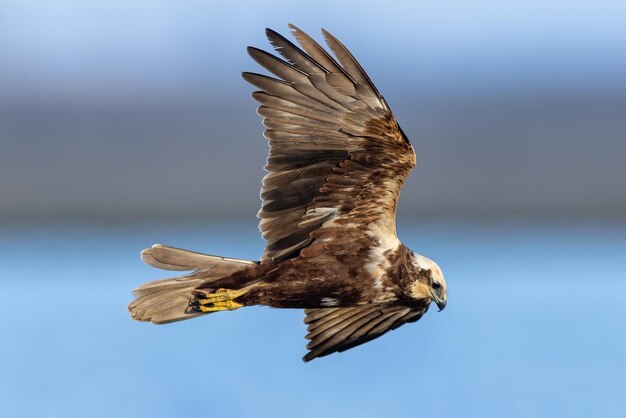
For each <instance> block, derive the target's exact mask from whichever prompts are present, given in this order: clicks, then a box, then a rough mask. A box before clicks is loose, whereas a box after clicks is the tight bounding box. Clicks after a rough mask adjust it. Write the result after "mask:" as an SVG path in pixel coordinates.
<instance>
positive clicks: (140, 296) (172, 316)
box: [128, 244, 258, 324]
mask: <svg viewBox="0 0 626 418" xmlns="http://www.w3.org/2000/svg"><path fill="white" fill-rule="evenodd" d="M141 259H142V260H143V261H144V262H145V263H146V264H148V265H150V266H152V267H157V268H160V269H164V270H175V271H193V273H192V274H190V275H188V276H181V277H174V278H171V279H164V280H156V281H153V282H149V283H145V284H143V285H141V286H139V287H137V288H136V289H135V290H133V294H134V295H135V298H136V299H135V300H134V301H133V302H132V303H131V304H130V305H128V311H129V312H130V315H131V316H132V318H133V319H135V320H137V321H150V322H152V323H155V324H166V323H169V322H175V321H182V320H185V319H191V318H195V317H197V316H200V315H205V314H204V313H201V312H197V311H195V310H193V309H191V308H190V307H189V301H190V300H191V299H193V298H194V293H193V291H194V290H195V289H196V288H198V287H199V286H200V285H203V284H206V283H207V282H210V281H211V280H219V279H222V278H224V277H228V276H230V275H231V274H233V273H235V272H237V271H240V270H244V269H246V268H250V267H252V266H256V265H257V264H258V263H257V262H255V261H248V260H239V259H235V258H226V257H218V256H214V255H208V254H201V253H196V252H193V251H187V250H183V249H180V248H174V247H168V246H167V245H163V244H155V245H153V246H152V247H150V248H148V249H145V250H143V251H142V252H141Z"/></svg>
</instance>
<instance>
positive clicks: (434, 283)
mask: <svg viewBox="0 0 626 418" xmlns="http://www.w3.org/2000/svg"><path fill="white" fill-rule="evenodd" d="M440 287H441V283H437V282H433V289H439V288H440Z"/></svg>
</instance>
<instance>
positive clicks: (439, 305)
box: [437, 299, 448, 312]
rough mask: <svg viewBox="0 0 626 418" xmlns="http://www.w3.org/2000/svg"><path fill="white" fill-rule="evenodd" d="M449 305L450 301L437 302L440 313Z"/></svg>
mask: <svg viewBox="0 0 626 418" xmlns="http://www.w3.org/2000/svg"><path fill="white" fill-rule="evenodd" d="M447 304H448V299H444V300H439V301H437V307H438V308H439V312H441V311H443V310H444V309H445V308H446V305H447Z"/></svg>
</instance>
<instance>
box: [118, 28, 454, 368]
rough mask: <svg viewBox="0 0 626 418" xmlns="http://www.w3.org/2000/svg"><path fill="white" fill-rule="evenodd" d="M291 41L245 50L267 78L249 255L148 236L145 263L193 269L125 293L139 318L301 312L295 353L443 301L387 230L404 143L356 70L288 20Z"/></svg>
mask: <svg viewBox="0 0 626 418" xmlns="http://www.w3.org/2000/svg"><path fill="white" fill-rule="evenodd" d="M289 27H290V28H291V30H292V33H293V35H294V37H295V39H296V40H297V42H298V43H299V44H300V47H298V46H296V45H294V44H293V43H292V42H290V41H289V40H287V39H286V38H284V37H283V36H281V35H280V34H278V33H277V32H275V31H273V30H271V29H267V30H266V34H267V37H268V39H269V41H270V42H271V44H272V45H273V47H274V49H275V50H276V51H277V52H278V54H280V56H282V58H280V57H278V56H276V55H272V54H270V53H268V52H266V51H263V50H261V49H257V48H253V47H249V48H248V52H249V54H250V56H251V57H252V58H253V59H254V60H255V61H256V62H257V63H258V64H260V65H261V66H262V67H263V68H265V69H266V70H267V71H269V72H270V73H272V74H273V75H274V76H275V77H270V76H266V75H261V74H256V73H249V72H244V73H243V78H244V79H245V80H247V81H248V82H249V83H251V84H252V85H254V86H255V87H257V88H258V89H259V90H258V91H255V92H254V93H252V97H253V98H254V99H255V100H256V101H257V102H259V103H260V106H259V108H258V113H259V115H261V116H262V117H263V124H264V125H265V128H266V129H265V133H264V136H265V138H267V139H268V141H269V147H270V151H269V157H268V159H267V165H266V166H265V169H266V171H267V174H266V175H265V177H264V178H263V185H262V189H261V199H262V207H261V210H260V211H259V213H258V217H259V218H260V225H259V229H260V231H261V234H262V236H263V238H264V239H265V240H266V247H265V252H264V254H263V256H262V258H261V260H260V261H248V260H240V259H235V258H226V257H218V256H214V255H208V254H201V253H197V252H193V251H188V250H183V249H179V248H174V247H169V246H166V245H162V244H155V245H153V246H152V247H150V248H148V249H146V250H144V251H142V253H141V258H142V260H143V261H144V262H145V263H147V264H149V265H150V266H153V267H157V268H160V269H165V270H176V271H191V273H190V274H188V275H184V276H181V277H175V278H171V279H165V280H158V281H154V282H150V283H146V284H144V285H142V286H139V287H138V288H136V289H135V290H134V291H133V293H134V295H135V297H136V299H135V301H133V302H132V303H131V304H130V305H129V306H128V310H129V311H130V314H131V316H132V317H133V318H134V319H136V320H138V321H151V322H153V323H155V324H165V323H169V322H174V321H180V320H184V319H189V318H195V317H198V316H203V315H206V314H210V313H213V312H219V311H229V310H234V309H238V308H242V307H246V306H254V305H265V306H270V307H274V308H296V309H304V312H305V315H306V318H305V320H304V322H305V324H306V325H307V330H308V335H307V336H306V338H307V339H308V340H310V341H309V343H308V345H307V349H308V350H309V351H308V353H307V354H306V355H305V356H304V358H303V360H304V361H310V360H312V359H314V358H317V357H321V356H325V355H328V354H331V353H335V352H340V351H344V350H347V349H350V348H352V347H355V346H357V345H360V344H363V343H365V342H367V341H370V340H373V339H374V338H377V337H379V336H381V335H383V334H384V333H386V332H387V331H390V330H392V329H395V328H397V327H399V326H401V325H403V324H405V323H408V322H415V321H417V320H418V319H420V318H421V317H422V315H424V313H426V311H427V310H428V307H429V306H430V304H431V303H433V302H434V303H435V304H436V305H437V306H438V307H439V310H442V309H443V308H444V307H445V306H446V301H447V299H446V282H445V280H444V277H443V274H442V272H441V270H440V268H439V266H438V265H437V264H436V263H435V262H434V261H432V260H430V259H428V258H426V257H424V256H422V255H420V254H418V253H415V252H413V251H411V250H410V249H409V248H407V247H406V246H404V245H403V244H402V243H401V242H400V241H399V240H398V237H397V235H396V220H395V218H396V207H397V203H398V198H399V196H400V190H401V188H402V185H403V183H404V181H405V179H406V178H407V176H408V175H409V173H410V172H411V170H412V169H413V167H414V166H415V163H416V157H415V151H414V150H413V146H412V145H411V143H410V141H409V139H408V138H407V136H406V135H405V133H404V132H403V131H402V129H401V128H400V126H399V125H398V122H397V121H396V118H395V117H394V115H393V114H392V112H391V110H390V109H389V106H388V105H387V102H386V101H385V99H384V98H383V96H382V95H381V94H380V93H379V92H378V90H377V89H376V87H375V86H374V84H373V83H372V81H371V80H370V78H369V77H368V75H367V74H366V73H365V71H364V70H363V68H362V67H361V65H360V64H359V63H358V62H357V61H356V59H355V58H354V57H353V55H352V54H351V53H350V51H348V49H347V48H346V47H345V46H344V45H343V44H342V43H341V42H340V41H339V40H337V39H336V38H335V37H334V36H333V35H331V34H330V33H328V32H327V31H325V30H322V33H323V35H324V38H325V40H326V43H327V45H328V47H329V48H330V51H332V53H333V54H334V57H333V56H332V55H331V53H330V52H329V51H327V50H325V49H324V48H323V47H322V46H320V45H319V44H318V43H317V42H316V41H314V40H313V39H312V38H311V37H310V36H309V35H307V34H306V33H304V32H303V31H301V30H300V29H298V28H297V27H296V26H294V25H289Z"/></svg>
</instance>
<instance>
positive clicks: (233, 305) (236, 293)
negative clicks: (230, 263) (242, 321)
mask: <svg viewBox="0 0 626 418" xmlns="http://www.w3.org/2000/svg"><path fill="white" fill-rule="evenodd" d="M253 286H254V285H251V286H247V287H244V288H243V289H239V290H232V289H217V290H215V291H210V292H198V296H200V295H201V296H202V299H196V300H195V301H191V302H190V303H191V306H192V307H193V308H194V309H195V310H197V311H200V312H205V313H207V312H219V311H232V310H235V309H239V308H241V307H243V306H244V305H243V304H242V303H238V302H235V301H234V299H237V298H238V297H240V296H243V295H245V294H246V293H248V291H249V290H250V289H251V288H252V287H253ZM198 296H196V297H198Z"/></svg>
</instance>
